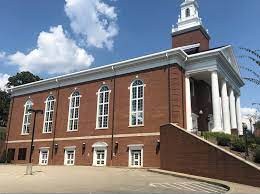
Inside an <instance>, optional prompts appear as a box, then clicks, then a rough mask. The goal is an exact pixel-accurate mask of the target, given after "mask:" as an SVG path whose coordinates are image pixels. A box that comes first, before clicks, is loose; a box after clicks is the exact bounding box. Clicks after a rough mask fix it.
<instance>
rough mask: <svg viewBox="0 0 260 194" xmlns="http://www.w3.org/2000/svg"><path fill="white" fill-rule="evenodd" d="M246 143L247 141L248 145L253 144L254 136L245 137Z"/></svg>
mask: <svg viewBox="0 0 260 194" xmlns="http://www.w3.org/2000/svg"><path fill="white" fill-rule="evenodd" d="M247 143H248V145H252V144H255V143H256V140H255V138H254V137H249V138H248V139H247Z"/></svg>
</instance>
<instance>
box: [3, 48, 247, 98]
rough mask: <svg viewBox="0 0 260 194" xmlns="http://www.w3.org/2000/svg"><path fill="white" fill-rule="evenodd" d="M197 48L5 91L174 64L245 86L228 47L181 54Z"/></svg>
mask: <svg viewBox="0 0 260 194" xmlns="http://www.w3.org/2000/svg"><path fill="white" fill-rule="evenodd" d="M198 46H199V44H194V45H188V46H184V47H179V48H175V49H170V50H166V51H162V52H158V53H154V54H150V55H145V56H142V57H138V58H134V59H129V60H126V61H122V62H118V63H113V64H109V65H105V66H101V67H97V68H92V69H88V70H84V71H80V72H76V73H71V74H67V75H63V76H58V77H54V78H50V79H45V80H41V81H38V82H34V83H30V84H25V85H22V86H17V87H14V88H11V89H8V92H9V93H11V94H12V96H20V95H25V94H32V93H35V92H41V91H47V90H52V89H55V88H59V87H64V86H71V85H75V84H80V83H85V82H89V81H94V80H100V79H105V78H109V77H113V76H115V75H116V76H119V75H124V74H129V73H134V72H138V71H143V70H147V69H152V68H156V67H162V66H166V65H169V64H174V63H177V64H178V65H180V66H181V67H183V68H184V69H185V70H186V73H187V74H192V73H199V72H203V71H212V70H217V69H220V70H221V71H222V72H223V76H224V77H225V76H226V77H227V79H229V80H230V83H232V84H233V86H235V87H234V89H236V91H237V92H238V91H239V88H240V87H242V86H243V85H244V82H243V80H242V79H241V77H240V74H239V72H237V71H236V70H235V68H234V66H232V65H231V63H230V62H229V61H228V59H227V58H226V56H225V55H224V52H223V51H224V49H227V48H228V49H231V50H232V48H231V46H227V47H222V48H217V49H213V50H209V51H205V52H201V53H197V54H192V55H187V54H186V53H185V52H184V50H188V49H191V48H196V47H198ZM231 55H232V53H231ZM233 57H234V56H233ZM219 67H220V68H219Z"/></svg>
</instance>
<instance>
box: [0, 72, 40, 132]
mask: <svg viewBox="0 0 260 194" xmlns="http://www.w3.org/2000/svg"><path fill="white" fill-rule="evenodd" d="M39 80H41V78H40V77H39V76H37V75H34V74H32V73H31V72H29V71H24V72H20V73H17V74H16V75H14V76H11V77H9V79H8V83H7V84H6V86H7V87H8V88H11V87H13V86H19V85H23V84H28V83H31V82H35V81H39ZM10 101H11V97H10V95H9V94H8V93H7V92H5V91H1V90H0V126H3V127H5V126H6V125H7V120H8V113H9V107H10Z"/></svg>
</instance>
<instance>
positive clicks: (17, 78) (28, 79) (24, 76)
mask: <svg viewBox="0 0 260 194" xmlns="http://www.w3.org/2000/svg"><path fill="white" fill-rule="evenodd" d="M39 80H41V78H40V77H39V76H37V75H33V74H32V73H31V72H29V71H23V72H20V73H17V74H16V75H14V76H11V77H9V78H8V83H7V87H8V88H10V87H12V86H20V85H23V84H28V83H32V82H36V81H39Z"/></svg>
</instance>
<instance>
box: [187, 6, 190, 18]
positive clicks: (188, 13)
mask: <svg viewBox="0 0 260 194" xmlns="http://www.w3.org/2000/svg"><path fill="white" fill-rule="evenodd" d="M186 17H190V9H189V8H187V9H186Z"/></svg>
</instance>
